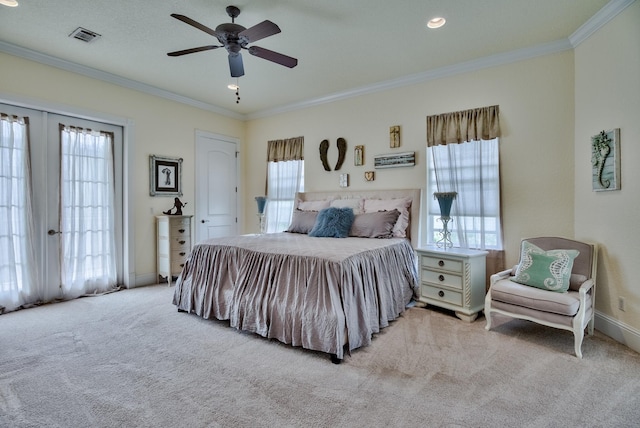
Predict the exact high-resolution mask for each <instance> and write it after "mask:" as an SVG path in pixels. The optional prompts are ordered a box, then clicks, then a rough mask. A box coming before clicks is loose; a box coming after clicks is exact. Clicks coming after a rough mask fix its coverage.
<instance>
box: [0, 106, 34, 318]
mask: <svg viewBox="0 0 640 428" xmlns="http://www.w3.org/2000/svg"><path fill="white" fill-rule="evenodd" d="M29 165H30V163H29V140H28V123H27V121H26V119H25V118H19V117H14V116H7V115H1V116H0V218H1V219H2V220H1V221H0V313H2V312H3V311H12V310H15V309H17V308H18V307H20V306H21V305H23V304H24V303H27V302H29V301H32V300H33V299H32V298H31V296H32V295H34V294H37V293H38V289H37V285H36V278H37V273H36V272H37V269H36V266H35V264H34V262H33V260H34V256H33V255H34V253H33V239H32V238H33V234H32V233H33V232H32V231H33V218H32V215H31V181H30V177H31V174H30V168H29ZM36 298H37V297H36Z"/></svg>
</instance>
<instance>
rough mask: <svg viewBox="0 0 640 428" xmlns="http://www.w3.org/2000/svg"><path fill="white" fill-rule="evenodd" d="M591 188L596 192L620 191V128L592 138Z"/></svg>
mask: <svg viewBox="0 0 640 428" xmlns="http://www.w3.org/2000/svg"><path fill="white" fill-rule="evenodd" d="M591 186H592V189H593V191H594V192H606V191H610V190H620V128H615V129H610V130H608V131H604V130H603V131H601V132H600V133H598V134H596V135H594V136H592V137H591Z"/></svg>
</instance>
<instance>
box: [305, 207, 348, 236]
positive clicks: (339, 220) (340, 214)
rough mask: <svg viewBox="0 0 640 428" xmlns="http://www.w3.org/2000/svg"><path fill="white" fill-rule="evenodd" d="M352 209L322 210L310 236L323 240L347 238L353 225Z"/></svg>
mask: <svg viewBox="0 0 640 428" xmlns="http://www.w3.org/2000/svg"><path fill="white" fill-rule="evenodd" d="M353 217H354V215H353V210H352V209H351V208H325V209H323V210H320V212H319V213H318V218H317V219H316V224H315V225H314V226H313V229H312V230H311V232H309V236H315V237H323V238H346V237H347V236H349V230H351V224H352V223H353Z"/></svg>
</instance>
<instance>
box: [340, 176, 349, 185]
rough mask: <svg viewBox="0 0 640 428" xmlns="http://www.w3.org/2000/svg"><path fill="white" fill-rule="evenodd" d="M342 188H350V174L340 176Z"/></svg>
mask: <svg viewBox="0 0 640 428" xmlns="http://www.w3.org/2000/svg"><path fill="white" fill-rule="evenodd" d="M340 187H349V174H340Z"/></svg>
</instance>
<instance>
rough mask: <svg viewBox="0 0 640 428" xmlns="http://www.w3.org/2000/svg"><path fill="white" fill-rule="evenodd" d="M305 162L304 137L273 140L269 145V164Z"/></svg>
mask: <svg viewBox="0 0 640 428" xmlns="http://www.w3.org/2000/svg"><path fill="white" fill-rule="evenodd" d="M292 160H304V137H296V138H287V139H284V140H272V141H269V142H268V143H267V162H284V161H292Z"/></svg>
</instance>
